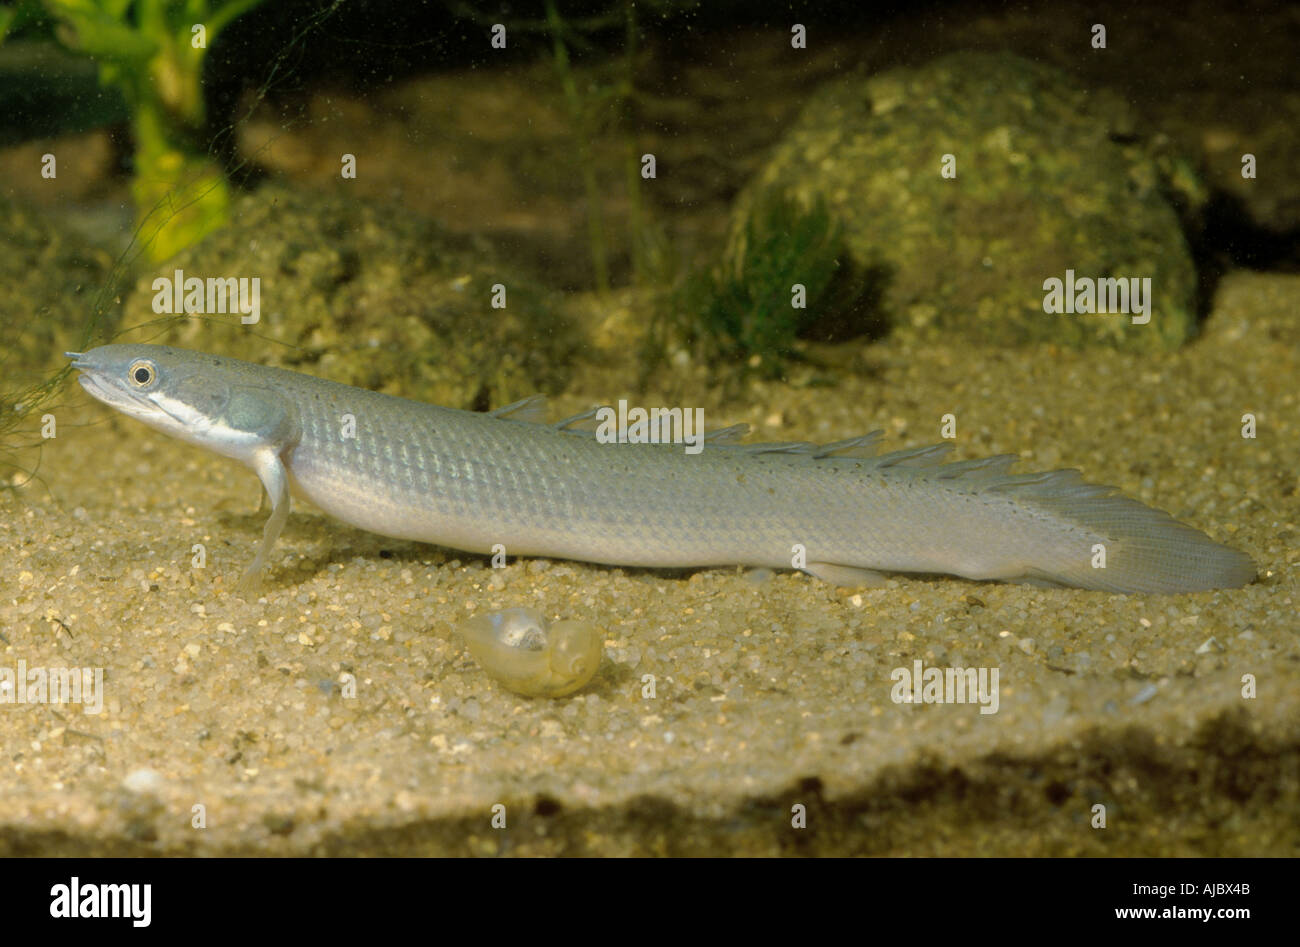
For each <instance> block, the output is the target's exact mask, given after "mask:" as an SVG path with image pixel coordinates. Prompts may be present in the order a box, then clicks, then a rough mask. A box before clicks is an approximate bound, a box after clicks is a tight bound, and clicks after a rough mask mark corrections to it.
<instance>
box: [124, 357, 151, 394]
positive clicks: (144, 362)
mask: <svg viewBox="0 0 1300 947" xmlns="http://www.w3.org/2000/svg"><path fill="white" fill-rule="evenodd" d="M126 377H127V378H128V379H130V381H131V384H133V385H135V387H137V388H148V387H149V386H150V385H152V384H153V383H154V379H156V378H157V377H158V370H157V369H156V368H154V367H153V362H151V361H149V360H148V359H144V358H141V359H137V360H136V361H134V362H132V363H131V367H130V368H128V369H127V370H126Z"/></svg>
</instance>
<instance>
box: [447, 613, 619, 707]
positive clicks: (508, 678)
mask: <svg viewBox="0 0 1300 947" xmlns="http://www.w3.org/2000/svg"><path fill="white" fill-rule="evenodd" d="M460 633H461V636H462V637H463V638H464V639H465V643H466V644H467V645H468V646H469V653H470V654H472V655H473V656H474V660H476V661H478V663H479V664H480V665H482V667H483V670H484V671H486V672H487V673H488V676H490V677H491V678H493V679H494V680H496V681H499V682H500V683H501V684H502V685H504V686H505V687H508V688H509V689H510V690H512V691H514V692H515V693H517V694H523V695H525V696H527V697H566V696H568V695H569V694H572V693H573V692H574V691H576V690H578V689H579V688H580V687H583V686H584V685H585V684H586V683H587V682H588V681H590V680H591V679H592V678H593V677H594V676H595V674H596V669H597V668H599V667H600V658H601V655H602V654H603V652H604V648H603V641H604V638H605V635H604V632H603V631H602V630H601V629H599V628H597V627H596V626H595V625H593V624H591V623H590V622H585V621H574V620H568V621H557V622H555V623H554V624H551V623H550V622H548V621H547V620H546V619H545V618H544V617H542V613H541V612H539V611H537V610H536V609H533V608H507V609H505V610H504V611H500V612H490V613H488V614H486V615H475V616H474V617H473V618H469V619H466V620H465V621H463V622H461V624H460Z"/></svg>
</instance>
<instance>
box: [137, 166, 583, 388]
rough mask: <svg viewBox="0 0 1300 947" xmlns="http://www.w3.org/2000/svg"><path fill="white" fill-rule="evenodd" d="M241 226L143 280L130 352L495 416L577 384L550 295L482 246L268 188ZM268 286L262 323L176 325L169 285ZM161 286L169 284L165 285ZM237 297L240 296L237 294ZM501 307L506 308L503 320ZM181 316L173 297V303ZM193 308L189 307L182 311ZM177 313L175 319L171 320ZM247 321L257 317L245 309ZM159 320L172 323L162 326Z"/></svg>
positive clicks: (239, 209)
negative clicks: (226, 364) (328, 382)
mask: <svg viewBox="0 0 1300 947" xmlns="http://www.w3.org/2000/svg"><path fill="white" fill-rule="evenodd" d="M232 216H233V222H232V224H231V225H230V226H229V227H227V228H224V229H223V230H221V231H218V232H216V233H214V234H212V235H211V236H209V237H207V238H206V239H204V240H203V241H202V242H201V243H199V244H198V245H197V246H195V247H193V248H191V249H190V250H187V251H185V252H184V253H182V254H179V255H178V256H176V257H175V258H173V259H172V260H169V261H168V262H167V263H165V264H162V265H160V266H158V267H157V268H156V270H154V271H152V272H150V273H149V274H148V275H146V276H144V277H142V278H141V279H140V280H139V281H138V282H137V283H136V286H135V289H134V291H133V292H132V294H131V296H130V297H129V298H128V299H127V301H126V303H125V311H124V319H123V323H124V325H126V326H129V327H141V326H142V324H145V323H149V322H151V321H152V322H154V323H155V324H158V323H159V320H160V319H161V320H163V321H162V322H161V325H162V326H163V330H162V331H161V332H159V331H156V330H154V331H150V327H149V326H147V325H143V328H142V330H140V331H137V332H133V333H131V335H130V336H129V337H128V339H126V340H128V341H151V342H158V343H162V344H166V345H179V346H182V347H185V348H194V349H202V350H204V351H208V352H216V353H219V354H223V355H230V356H233V357H235V358H242V359H246V360H248V361H252V362H257V363H259V364H263V365H278V366H281V367H285V368H291V369H294V370H298V371H307V372H310V373H312V374H315V375H318V376H321V377H323V378H329V379H332V380H334V381H340V382H343V383H345V384H349V385H357V386H360V387H364V388H371V389H375V390H378V391H384V392H388V393H390V394H398V395H403V396H406V397H412V398H418V399H421V400H426V401H431V402H435V403H438V404H444V405H451V406H455V407H485V406H486V405H487V404H489V403H490V404H493V405H499V404H502V403H505V402H507V401H512V400H516V399H518V398H521V397H524V396H526V395H528V394H530V393H533V392H536V391H544V392H555V391H558V390H559V389H561V388H562V387H563V386H564V384H565V382H566V381H567V372H568V371H570V370H571V366H570V361H571V359H572V356H573V353H574V350H575V349H576V347H577V344H578V339H577V333H576V330H575V329H573V328H572V327H571V326H570V324H568V323H566V322H564V321H563V320H561V319H560V318H558V317H557V316H556V315H554V309H553V307H551V306H550V305H549V304H548V300H547V299H546V297H545V294H544V293H543V292H542V291H541V290H540V289H538V288H537V287H536V286H534V285H532V284H530V283H529V281H528V280H527V279H524V278H522V277H520V276H519V275H518V274H516V273H513V272H512V271H511V270H510V269H509V268H506V267H503V266H500V265H498V264H496V263H494V262H493V260H492V259H491V253H490V251H489V250H488V249H487V247H486V246H485V245H483V244H481V243H480V242H478V241H476V240H475V239H473V238H468V237H459V236H453V235H449V234H447V233H444V232H443V231H442V230H441V229H440V228H439V227H438V226H437V225H436V224H434V223H433V222H431V221H429V220H427V219H425V218H422V217H420V216H418V215H415V214H412V213H410V212H408V211H405V210H403V209H402V208H400V207H392V206H384V205H380V204H375V203H371V202H368V201H365V200H348V199H342V198H338V197H331V196H317V195H312V194H307V193H303V192H299V191H292V190H286V189H282V188H279V187H264V188H262V189H260V190H258V191H257V192H256V193H254V194H251V195H248V196H246V197H244V198H243V199H242V200H241V201H239V202H237V204H236V206H235V209H234V213H233V215H232ZM177 270H179V271H181V274H182V281H181V285H182V287H183V286H184V282H183V281H184V280H188V279H191V278H197V279H200V280H203V281H205V284H206V281H207V280H208V279H247V280H249V281H250V282H249V283H248V284H247V285H248V287H249V288H250V289H251V286H252V284H251V279H252V278H253V277H258V278H259V280H260V283H259V298H258V304H259V306H258V307H259V309H260V312H259V318H258V321H257V322H256V323H255V324H251V325H245V324H243V323H242V321H241V320H242V318H243V317H244V314H243V313H241V312H240V311H239V310H238V309H237V308H236V307H234V306H233V305H232V304H231V302H230V301H227V303H226V305H225V306H224V308H226V309H228V310H234V311H230V312H226V313H224V314H223V313H216V312H213V311H211V310H213V309H217V308H223V307H222V306H221V305H220V303H221V298H220V296H219V295H218V296H216V297H214V299H213V300H212V302H215V303H216V305H212V304H211V303H210V302H209V300H208V298H207V295H206V292H205V293H204V295H203V305H204V308H205V310H207V311H205V312H203V313H202V314H197V313H196V314H192V315H189V316H188V317H184V318H182V319H181V320H178V321H175V322H168V321H166V320H167V315H166V311H165V310H166V309H167V304H168V299H167V297H168V295H169V294H171V291H170V289H167V288H166V286H167V285H168V284H175V283H176V282H177V280H176V279H175V275H176V271H177ZM157 280H162V281H164V282H162V283H156V282H155V281H157ZM231 285H232V286H233V284H231ZM502 294H504V302H505V305H504V307H503V308H494V307H493V302H494V299H495V300H497V301H498V302H499V301H500V300H501V299H502ZM171 302H172V303H173V304H174V302H175V297H174V295H172V299H171ZM183 302H184V298H183V297H182V303H183ZM173 308H174V307H173ZM246 308H247V307H246ZM160 310H162V311H161V312H160Z"/></svg>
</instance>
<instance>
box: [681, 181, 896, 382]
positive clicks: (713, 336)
mask: <svg viewBox="0 0 1300 947" xmlns="http://www.w3.org/2000/svg"><path fill="white" fill-rule="evenodd" d="M870 289H871V280H870V279H869V278H868V274H865V273H862V272H860V271H859V270H858V269H857V268H855V267H854V266H853V265H852V264H851V263H850V261H849V257H848V254H847V252H846V248H845V245H844V240H843V235H842V231H841V228H840V226H839V224H838V223H837V222H836V220H835V218H834V217H833V216H832V214H831V213H830V211H829V210H827V208H826V207H825V205H824V204H822V203H820V202H818V203H816V204H814V205H813V206H812V207H810V208H807V209H805V208H803V207H801V206H800V205H798V204H797V203H795V202H793V201H790V200H787V199H784V198H778V197H771V198H768V199H766V200H765V201H764V202H763V204H762V206H760V207H758V208H757V209H756V211H755V213H754V214H752V215H751V216H750V217H749V219H748V220H747V222H746V224H745V227H744V228H743V229H742V230H741V231H739V232H738V233H736V234H733V236H732V240H731V242H730V243H729V245H728V246H727V249H726V251H725V252H724V254H723V256H722V260H721V261H720V262H719V263H717V264H715V265H714V266H712V267H709V268H704V269H699V270H696V271H695V272H693V273H691V274H689V275H688V276H687V277H686V278H685V279H684V280H683V282H682V284H681V287H680V289H679V290H678V291H677V292H676V293H675V294H673V295H672V296H670V297H669V303H668V305H669V312H668V313H667V314H666V317H665V318H666V319H667V320H668V321H669V322H670V323H673V324H674V325H672V326H671V327H670V328H671V329H672V330H674V331H675V333H676V334H677V335H679V336H682V337H684V338H685V340H686V341H687V342H688V343H691V344H693V345H694V347H695V348H696V349H697V351H698V354H699V355H700V356H701V357H703V358H717V357H723V358H739V359H744V360H746V361H747V362H748V363H749V364H750V365H752V366H754V367H757V368H759V369H760V370H761V371H762V372H763V373H764V374H767V375H770V376H776V375H779V374H780V373H781V371H782V369H783V366H784V364H785V362H786V361H787V360H788V359H789V358H790V357H791V356H792V355H794V354H795V351H796V340H797V339H799V338H800V337H802V336H806V335H814V336H820V337H823V338H834V337H836V336H843V335H852V334H857V332H856V331H855V330H848V331H845V329H844V327H845V326H851V325H854V324H856V323H857V321H858V315H857V314H858V313H859V312H860V311H862V310H864V309H869V308H870V305H869V302H870V295H871V294H870ZM837 329H838V331H837Z"/></svg>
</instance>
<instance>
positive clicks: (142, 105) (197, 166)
mask: <svg viewBox="0 0 1300 947" xmlns="http://www.w3.org/2000/svg"><path fill="white" fill-rule="evenodd" d="M259 3H261V0H225V2H220V0H216V2H209V0H40V2H39V3H38V2H35V0H25V2H22V3H19V4H18V5H17V6H15V7H13V8H11V9H10V10H8V11H6V12H5V15H0V40H2V39H3V38H4V36H5V35H6V33H8V32H10V31H11V30H12V29H13V28H15V27H17V26H21V25H23V24H26V23H31V22H34V21H36V20H38V19H40V18H41V16H42V14H43V15H44V16H46V17H48V18H49V19H51V20H52V21H53V23H54V26H55V28H54V35H55V38H56V39H57V40H58V41H59V42H60V43H61V44H62V45H63V46H65V47H67V48H68V49H70V50H72V51H74V52H78V53H81V54H84V55H86V56H89V57H90V58H91V59H93V60H94V61H95V63H96V65H97V66H98V68H99V81H100V84H101V85H103V86H105V87H107V88H112V89H115V90H117V91H118V92H120V93H121V95H122V97H123V99H124V100H125V101H126V104H127V108H128V110H129V112H130V121H131V132H132V138H133V141H134V147H135V155H134V158H135V174H134V177H133V179H132V184H131V193H132V198H133V200H134V202H135V206H136V215H137V224H138V225H139V228H140V232H139V236H140V238H141V240H142V242H143V243H144V244H145V245H146V247H147V250H146V252H147V254H148V256H149V257H150V258H151V259H152V260H154V261H161V260H165V259H167V258H168V257H170V256H172V255H173V254H174V253H176V252H177V251H178V250H182V249H184V248H185V247H188V246H191V245H192V244H194V243H197V242H198V241H199V240H200V239H202V238H203V237H204V236H205V235H207V234H208V233H210V232H211V231H213V230H215V229H216V228H217V227H219V226H221V224H222V223H224V222H225V220H226V219H227V215H228V212H229V205H230V191H229V185H228V184H227V181H226V178H225V175H224V173H223V172H222V168H221V165H220V163H219V162H218V161H217V160H216V159H215V158H214V157H213V156H212V155H211V154H210V153H209V151H208V149H207V147H206V144H205V135H204V133H205V124H206V118H207V116H206V110H205V107H204V101H203V87H202V82H201V77H202V71H203V60H204V57H205V56H206V54H207V50H208V48H209V47H210V46H211V44H212V43H213V41H215V40H216V38H217V37H218V36H219V35H220V34H221V32H222V31H223V30H224V29H225V28H226V27H227V26H229V25H230V23H231V22H232V21H233V20H234V19H235V18H236V17H238V16H240V15H241V14H243V13H245V12H246V11H248V10H250V9H252V8H253V7H255V6H257V5H258V4H259Z"/></svg>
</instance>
